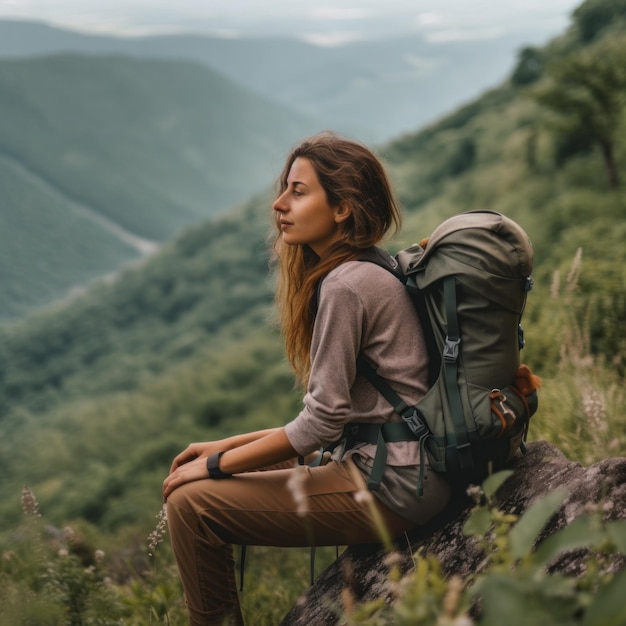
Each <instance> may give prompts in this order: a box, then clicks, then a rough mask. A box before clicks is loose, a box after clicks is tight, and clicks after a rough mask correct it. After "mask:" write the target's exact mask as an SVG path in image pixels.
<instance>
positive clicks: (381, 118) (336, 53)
mask: <svg viewBox="0 0 626 626" xmlns="http://www.w3.org/2000/svg"><path fill="white" fill-rule="evenodd" d="M543 38H544V35H543V32H541V31H536V30H535V31H529V32H527V33H516V34H515V35H513V36H511V35H509V36H507V37H500V38H489V39H485V40H476V41H450V42H436V43H432V42H429V41H427V40H426V39H424V38H423V37H422V36H421V35H415V36H410V37H409V36H402V37H396V38H387V39H382V40H374V41H360V42H353V43H349V44H346V45H343V46H337V47H322V46H315V45H311V44H307V43H303V42H300V41H297V40H292V39H288V38H269V37H268V38H242V39H238V38H221V37H211V36H198V35H168V36H152V37H138V38H128V37H125V38H116V37H106V36H96V35H85V34H81V33H77V32H73V31H67V30H63V29H60V28H55V27H51V26H47V25H45V24H40V23H36V22H16V21H9V20H0V57H1V56H5V57H9V56H28V55H41V54H50V53H53V52H59V51H75V52H81V53H88V54H112V53H115V54H124V55H133V56H138V57H142V58H165V59H187V60H194V61H198V62H201V63H203V64H205V65H207V66H208V67H211V68H212V69H214V70H216V71H218V72H220V73H221V74H223V75H225V76H228V77H230V78H231V79H232V80H234V81H236V82H237V83H239V84H241V85H243V86H244V87H246V88H247V89H250V90H253V91H255V92H256V93H258V94H261V95H263V96H265V97H266V98H270V99H272V100H274V101H275V102H280V103H282V104H283V105H285V106H288V107H289V108H291V109H294V110H297V111H301V112H303V113H307V114H309V115H312V116H314V117H316V118H317V119H319V120H320V123H321V125H322V127H324V128H333V129H335V130H338V131H340V132H344V133H349V134H353V135H354V134H356V135H358V136H359V137H361V138H363V140H365V141H370V142H372V141H375V142H381V141H388V140H389V139H390V138H392V137H395V136H398V135H400V134H401V133H404V132H409V131H412V130H413V129H415V128H418V127H420V126H422V125H424V124H426V123H429V122H431V121H432V120H433V119H435V118H437V117H439V116H441V115H442V114H444V113H447V112H448V111H450V110H451V109H453V108H454V107H456V106H458V105H459V103H461V102H465V101H467V100H469V99H470V98H474V97H476V96H477V95H478V94H480V93H481V92H482V91H483V90H485V89H487V88H489V87H491V86H493V84H494V83H496V82H498V81H500V80H502V79H504V78H505V76H506V74H507V73H508V71H509V70H510V67H511V64H512V63H513V62H514V58H515V55H516V53H517V50H518V48H520V47H521V46H522V45H524V44H527V43H528V42H532V43H540V42H542V41H543Z"/></svg>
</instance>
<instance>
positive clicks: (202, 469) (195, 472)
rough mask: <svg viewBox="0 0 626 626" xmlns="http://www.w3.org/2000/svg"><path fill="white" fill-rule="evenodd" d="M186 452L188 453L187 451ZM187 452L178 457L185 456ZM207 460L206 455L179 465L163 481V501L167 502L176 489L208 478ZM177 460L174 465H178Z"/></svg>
mask: <svg viewBox="0 0 626 626" xmlns="http://www.w3.org/2000/svg"><path fill="white" fill-rule="evenodd" d="M192 445H194V444H192ZM190 447H191V446H190ZM185 452H187V451H186V450H185ZM185 452H183V453H181V454H180V455H178V456H181V455H182V454H185ZM206 458H207V455H206V454H205V455H204V456H196V457H194V458H193V459H189V460H187V461H185V462H184V463H182V464H181V465H178V466H177V467H176V468H175V469H174V470H173V471H171V472H170V474H169V476H168V477H167V478H166V479H165V480H164V481H163V501H165V500H167V498H168V496H169V495H170V493H172V491H174V489H176V487H180V486H181V485H184V484H185V483H189V482H192V481H194V480H201V479H203V478H208V476H209V472H208V470H207V466H206ZM176 459H178V457H176ZM176 459H174V463H176ZM172 467H174V464H172Z"/></svg>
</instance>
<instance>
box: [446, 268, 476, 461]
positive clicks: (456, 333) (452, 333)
mask: <svg viewBox="0 0 626 626" xmlns="http://www.w3.org/2000/svg"><path fill="white" fill-rule="evenodd" d="M443 299H444V303H445V310H446V325H447V330H448V334H447V336H446V339H445V344H444V347H443V363H442V367H443V375H444V381H445V384H446V395H447V396H448V402H449V403H450V411H451V413H452V422H453V424H454V431H453V433H452V432H451V433H449V434H450V436H451V439H452V435H454V438H453V440H452V443H453V444H454V445H456V449H457V452H458V455H459V462H460V467H461V469H472V468H473V467H474V460H473V458H472V451H471V448H470V443H469V439H468V436H467V428H466V426H465V418H464V416H463V405H462V404H461V394H460V392H459V385H458V374H459V363H458V361H459V346H460V344H461V333H460V330H459V321H458V319H457V315H456V281H455V279H454V276H446V277H445V278H444V279H443Z"/></svg>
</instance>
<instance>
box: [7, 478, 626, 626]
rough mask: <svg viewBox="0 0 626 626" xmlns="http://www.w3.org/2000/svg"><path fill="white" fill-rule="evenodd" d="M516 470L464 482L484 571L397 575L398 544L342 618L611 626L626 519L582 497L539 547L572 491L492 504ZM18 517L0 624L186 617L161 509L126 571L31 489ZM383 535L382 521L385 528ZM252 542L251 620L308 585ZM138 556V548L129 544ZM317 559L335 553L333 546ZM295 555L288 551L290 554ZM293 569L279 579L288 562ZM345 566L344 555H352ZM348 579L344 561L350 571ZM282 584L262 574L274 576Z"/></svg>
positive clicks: (621, 608) (409, 624)
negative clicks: (371, 593) (578, 566)
mask: <svg viewBox="0 0 626 626" xmlns="http://www.w3.org/2000/svg"><path fill="white" fill-rule="evenodd" d="M511 473H512V472H510V471H504V472H499V473H498V474H494V475H493V476H491V477H489V478H488V479H487V480H486V481H485V482H484V483H483V486H482V488H478V487H475V488H472V489H470V494H471V495H472V497H473V498H474V501H475V507H474V509H473V512H472V514H471V516H470V517H469V519H468V520H467V522H466V524H465V527H464V532H465V534H466V535H467V536H470V537H473V538H474V540H475V541H476V542H478V544H479V545H480V547H481V548H482V550H483V553H484V561H483V565H482V567H481V571H480V572H479V573H478V574H476V575H475V576H474V577H472V578H471V579H469V580H465V581H463V580H461V579H460V578H459V577H457V576H453V577H451V578H450V579H446V578H445V577H444V575H443V574H442V571H441V567H440V564H439V562H438V561H437V559H436V558H435V557H433V556H431V555H426V554H420V553H418V554H415V555H414V565H415V567H414V570H413V571H412V572H411V573H409V574H408V575H405V576H404V577H402V576H401V574H400V569H399V567H398V563H399V562H400V560H399V559H398V558H397V554H395V553H394V552H392V551H390V553H389V555H388V557H387V559H386V564H387V565H388V567H389V575H388V585H387V589H386V590H385V594H384V595H385V596H386V597H381V598H379V599H376V600H374V601H370V602H367V603H363V604H357V603H356V602H355V600H354V596H353V593H352V591H351V589H350V588H345V589H343V590H342V595H341V598H342V604H343V607H342V611H343V616H342V622H341V623H344V624H346V625H347V626H357V625H358V624H369V625H371V626H387V625H391V624H393V625H394V626H471V625H473V624H481V625H483V626H497V625H499V624H503V623H505V624H508V625H509V626H517V625H518V624H519V625H520V626H523V625H526V624H529V623H540V624H542V626H566V625H568V626H569V625H572V626H576V625H579V626H611V625H614V626H618V625H619V624H623V623H624V620H625V619H626V605H624V604H623V602H622V593H623V589H624V585H625V584H626V568H622V569H621V570H620V569H619V560H618V559H619V556H618V555H619V554H621V555H622V559H623V554H624V553H626V520H619V521H608V522H607V521H605V520H604V515H605V511H606V510H608V509H609V508H610V506H611V503H610V502H609V501H605V502H603V503H600V504H598V505H594V506H590V507H588V510H587V511H586V513H584V514H583V515H581V516H580V517H578V518H576V519H575V520H574V521H573V522H572V523H570V524H569V525H568V526H567V527H565V528H564V529H562V530H560V531H558V532H556V533H554V534H552V535H551V536H550V537H548V538H547V539H545V540H543V541H541V542H540V543H539V545H538V546H537V545H536V544H537V538H538V537H539V536H540V535H541V532H542V530H543V529H544V528H545V526H546V524H547V523H548V521H549V520H550V519H551V518H552V516H553V515H554V514H555V513H556V511H557V510H558V508H559V507H560V506H561V504H562V503H563V502H564V500H565V498H566V497H567V493H566V492H565V491H564V490H557V491H554V492H552V493H550V494H548V496H546V497H544V498H543V499H542V500H540V501H539V502H537V503H535V504H533V505H532V506H531V507H529V508H528V509H527V510H526V511H525V512H524V513H523V515H521V516H520V517H518V516H516V515H512V514H510V513H506V512H504V511H502V510H500V509H498V507H497V504H496V500H495V494H496V492H497V490H498V488H499V487H500V486H501V485H502V483H503V482H504V481H505V480H506V479H507V478H509V476H510V475H511ZM22 502H23V508H24V520H23V523H22V525H21V527H20V529H19V533H17V534H16V537H15V539H17V542H16V545H15V547H14V548H13V549H11V550H9V549H4V551H3V553H2V561H1V565H0V619H1V620H2V623H7V624H15V625H16V626H17V625H24V626H27V625H30V624H33V625H34V624H37V625H38V626H47V625H49V626H114V625H130V624H132V625H134V626H143V625H144V624H145V625H147V624H169V625H170V626H174V625H181V626H182V625H183V624H185V623H186V614H185V610H184V607H183V604H182V593H181V590H180V586H179V584H178V581H177V577H176V572H175V567H174V565H173V561H172V555H171V552H170V551H169V550H168V549H167V544H164V545H163V546H159V548H158V558H159V561H158V563H157V561H156V560H154V561H153V563H152V564H151V565H149V563H148V561H147V559H146V556H148V555H149V556H150V557H151V558H153V559H155V552H156V550H155V548H156V547H157V545H158V544H159V543H161V541H162V540H163V535H164V534H165V524H164V516H163V514H159V516H158V517H159V521H158V523H157V527H156V529H155V530H154V531H153V533H151V535H150V536H149V537H148V545H147V546H146V548H147V550H149V552H148V553H145V554H144V555H143V568H142V569H141V570H140V571H139V572H137V573H136V575H135V576H129V575H128V569H126V570H125V569H124V567H123V566H121V564H120V562H119V556H118V557H115V558H109V557H107V555H106V554H105V553H104V551H102V550H95V551H89V549H87V547H88V543H87V542H86V541H85V539H84V537H81V536H80V534H79V533H77V532H76V531H74V530H73V529H72V528H70V527H66V528H65V529H63V530H62V531H58V532H56V533H52V531H51V529H50V528H49V527H48V528H46V527H45V526H44V524H43V519H42V517H41V515H40V513H39V511H38V505H37V502H36V499H35V496H34V494H32V492H31V491H30V490H29V489H28V488H25V489H24V491H23V495H22ZM381 534H384V529H381ZM580 550H584V551H585V554H586V558H585V570H584V573H583V575H581V576H579V577H577V578H576V577H573V576H567V575H564V574H561V573H559V572H555V571H552V570H551V565H554V563H555V562H556V561H557V559H558V557H559V556H561V555H563V554H564V553H571V552H572V551H580ZM273 552H274V555H273V556H274V558H273V559H272V560H271V561H270V560H268V559H267V558H266V557H267V556H268V555H269V549H265V550H264V551H261V552H259V553H255V570H254V571H251V572H248V576H247V582H246V585H247V586H248V587H249V588H248V589H246V591H245V592H244V593H243V597H242V604H243V609H244V614H245V615H246V617H247V619H248V620H249V621H248V622H247V623H250V624H257V625H259V626H270V625H272V624H275V623H277V622H278V621H279V620H280V618H281V617H282V615H283V614H284V612H286V610H287V609H288V607H289V606H290V605H291V604H292V603H293V602H294V600H295V598H296V597H297V595H298V594H299V593H301V591H302V590H303V587H304V584H305V583H304V580H303V574H304V571H305V569H306V568H305V567H303V565H304V560H303V559H300V560H299V564H298V557H301V556H302V555H303V553H302V551H300V552H299V553H298V552H297V551H286V550H284V551H282V555H284V556H285V557H286V558H285V559H284V560H283V559H276V556H277V551H276V550H273ZM135 556H137V555H135ZM322 556H323V559H324V560H326V561H329V560H330V559H332V554H331V553H330V552H327V553H324V554H323V555H322ZM294 557H295V560H294ZM294 564H295V571H298V570H299V574H300V575H296V576H295V579H292V581H291V585H289V584H285V580H286V578H285V570H286V569H289V568H290V567H291V568H293V567H294ZM347 567H349V564H348V565H347ZM259 568H260V569H259ZM346 573H347V574H348V575H347V578H348V579H349V572H346ZM281 576H282V584H280V585H278V586H274V585H273V584H272V585H268V584H267V582H266V581H268V580H272V581H274V580H276V579H278V578H281Z"/></svg>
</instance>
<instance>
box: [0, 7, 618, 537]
mask: <svg viewBox="0 0 626 626" xmlns="http://www.w3.org/2000/svg"><path fill="white" fill-rule="evenodd" d="M596 4H598V0H595V2H594V1H593V0H589V2H588V3H586V4H585V5H583V6H586V7H588V6H592V7H593V6H594V5H596ZM594 23H595V24H596V26H595V30H594V31H593V36H592V37H586V36H583V33H584V32H586V31H585V29H584V28H583V26H588V23H587V18H586V17H585V13H584V12H581V13H579V14H578V16H577V17H576V19H575V21H574V23H573V25H572V27H571V28H570V29H569V31H568V32H567V33H566V34H565V35H564V36H563V37H561V38H559V39H557V40H555V41H554V42H552V43H551V44H550V45H548V46H546V47H544V48H541V49H533V50H530V51H528V52H527V54H526V55H525V56H523V57H522V58H521V59H520V64H519V65H518V67H516V68H515V71H514V72H513V73H512V80H511V81H509V82H508V83H507V84H506V85H504V86H502V87H499V88H497V89H494V90H492V91H491V92H489V93H487V94H485V95H484V96H483V97H481V98H479V99H478V100H476V101H474V102H472V103H470V104H469V105H467V106H465V107H463V108H461V109H459V110H458V111H456V112H454V113H453V114H451V115H449V116H447V117H445V118H443V119H442V120H441V121H439V122H437V123H436V124H434V125H432V126H430V127H428V128H426V129H424V130H422V131H420V132H416V133H414V134H412V135H408V136H406V137H405V138H403V139H402V140H400V141H396V142H393V143H391V144H389V145H387V146H385V147H384V148H383V149H381V155H382V156H384V158H385V160H386V162H387V164H388V167H389V170H390V173H391V175H392V177H393V180H394V183H395V186H396V188H397V190H398V194H399V196H400V198H401V200H402V203H403V204H404V206H405V209H406V222H405V228H404V231H403V234H402V238H401V239H398V240H397V241H395V242H393V244H390V245H391V247H392V248H394V249H396V248H399V247H401V246H404V245H407V244H408V243H410V242H412V241H414V240H418V239H421V238H422V237H423V236H427V235H428V234H429V233H430V232H431V230H432V229H433V228H434V226H435V225H436V224H438V223H439V222H440V221H441V220H443V219H444V218H445V217H447V216H448V215H451V214H453V213H457V212H460V211H465V210H471V209H474V208H492V209H496V210H500V211H502V212H504V213H505V214H507V215H509V216H510V217H512V218H514V219H516V220H518V221H519V222H520V223H521V224H522V226H524V227H525V228H526V230H527V232H528V233H529V235H530V237H531V239H532V240H533V243H534V247H535V254H536V259H535V272H534V275H535V290H534V292H532V293H531V295H530V298H529V304H528V310H527V311H526V314H525V318H524V319H525V325H526V330H527V341H528V345H527V348H526V349H525V352H524V360H525V361H526V362H528V363H529V364H530V366H531V367H532V368H533V369H534V370H535V371H537V373H539V374H540V375H541V376H543V377H544V379H545V381H546V385H545V387H546V390H545V393H544V394H543V395H542V408H541V415H538V416H537V418H536V419H535V423H534V425H533V427H532V432H533V433H538V434H539V435H544V436H545V433H549V434H551V436H553V437H559V441H558V442H557V443H558V444H559V445H568V446H569V451H570V452H576V453H580V454H582V453H583V452H584V453H585V454H592V453H593V454H595V456H596V458H597V455H601V454H604V453H608V452H607V451H608V450H610V449H614V447H615V446H614V443H611V445H612V446H613V448H609V447H603V446H608V444H607V443H606V442H607V441H608V440H609V439H608V438H610V441H611V442H613V441H614V442H617V444H616V445H617V447H618V448H619V446H620V445H621V446H623V444H624V442H625V441H626V431H624V423H623V420H621V418H620V416H621V415H622V414H623V409H624V406H623V393H622V391H621V390H623V378H624V375H625V372H626V334H625V332H624V331H625V329H626V323H625V322H626V302H625V300H624V286H625V285H626V269H625V268H626V258H625V257H626V251H625V249H624V246H623V241H624V238H625V236H626V210H625V209H626V197H625V195H624V191H623V185H624V184H626V182H624V181H623V182H622V187H619V188H612V187H611V185H610V182H609V179H608V178H607V176H606V168H605V160H604V152H603V150H602V148H601V146H600V145H599V144H596V143H594V136H593V135H590V134H587V135H586V136H585V137H586V143H585V142H582V143H581V142H580V141H579V142H578V143H576V142H574V143H573V144H572V141H571V139H572V133H574V135H576V136H578V134H579V133H580V132H582V131H580V129H578V130H575V131H574V130H572V128H573V127H572V126H571V123H570V124H569V125H563V124H561V125H557V124H556V122H555V117H554V116H555V115H557V114H556V113H552V112H551V111H550V109H549V108H547V107H546V105H545V104H544V103H543V101H542V100H541V99H540V98H539V94H540V93H545V89H547V88H548V87H550V86H551V85H555V84H556V86H557V87H558V85H559V83H558V81H562V80H564V78H563V75H562V73H561V72H562V71H563V68H571V67H574V68H578V70H577V71H578V72H579V73H578V81H577V85H578V87H579V88H580V89H583V90H584V87H585V85H586V81H587V80H588V79H589V78H590V77H591V78H593V80H592V81H591V83H592V84H593V85H595V86H596V87H597V86H598V85H599V84H602V81H600V75H601V71H600V70H598V69H593V68H594V67H595V68H597V67H598V66H594V65H593V62H596V63H597V62H600V65H599V67H600V68H613V69H616V71H615V72H614V75H615V76H616V77H617V78H615V82H614V83H611V85H612V86H611V87H610V89H609V91H608V92H606V95H607V96H610V95H611V94H613V95H616V96H617V98H615V101H616V102H617V103H618V106H619V108H618V110H617V113H616V115H615V116H614V117H615V128H614V129H613V130H615V135H614V137H615V141H614V145H613V148H614V157H615V160H616V162H617V163H618V164H620V166H619V167H620V169H619V171H620V173H621V174H622V175H623V173H624V171H625V170H624V166H623V164H624V163H626V145H624V142H623V137H624V135H623V129H624V128H625V127H626V126H625V125H626V110H625V109H624V102H623V99H620V98H622V96H623V93H624V92H626V84H624V85H622V83H620V82H619V81H620V80H621V79H620V78H619V76H620V73H619V70H620V68H621V67H622V65H623V64H622V63H621V58H623V57H621V56H619V55H613V56H612V52H611V50H621V48H619V46H621V45H624V42H625V41H626V26H625V24H624V22H623V21H618V20H615V19H611V20H610V21H609V23H608V24H607V22H602V20H600V22H599V23H598V22H597V21H596V22H594ZM615 46H617V47H615ZM528 58H534V59H540V60H541V63H533V64H531V66H530V69H532V72H530V71H529V67H528V66H527V59H528ZM583 62H584V63H583ZM585 63H587V66H585ZM585 67H587V69H585ZM589 67H591V68H592V69H591V70H589ZM531 75H532V80H531V79H530V78H529V76H531ZM542 90H544V91H542ZM577 93H581V92H577ZM609 100H611V98H608V100H607V99H603V102H607V101H609ZM582 101H584V102H586V103H587V104H589V103H592V102H593V98H592V97H591V95H589V94H587V96H586V98H584V99H582ZM620 103H621V104H620ZM583 110H584V111H588V110H590V106H586V107H583ZM573 111H574V109H572V111H570V112H569V113H571V115H573ZM571 115H570V116H569V117H568V120H570V122H571V119H570V118H571ZM270 197H271V196H270V195H269V194H268V195H261V196H258V197H255V198H253V199H252V200H250V201H249V202H248V203H246V204H245V205H243V206H242V207H240V208H239V209H238V210H234V211H232V212H231V213H230V214H229V215H224V216H221V217H216V218H213V219H211V220H209V221H207V222H206V223H204V224H202V225H200V226H195V227H192V228H189V229H188V230H187V231H185V232H184V233H183V234H182V235H181V236H180V237H178V238H176V239H175V240H173V241H172V242H170V243H168V244H166V245H164V246H163V247H162V249H161V250H159V251H158V252H157V253H156V254H155V255H154V256H153V257H152V258H151V259H149V260H148V261H147V262H145V263H144V264H143V265H141V266H139V267H135V268H132V269H130V270H128V271H126V272H124V273H123V274H121V275H120V276H119V277H118V278H117V280H116V281H115V282H113V283H111V284H100V285H98V286H97V287H95V288H93V289H91V290H90V291H89V292H88V293H86V294H84V295H82V296H80V297H77V298H76V299H74V301H72V302H69V303H65V304H63V305H59V306H57V307H55V308H54V309H51V310H47V311H45V312H41V313H39V314H37V315H35V316H32V317H31V318H29V319H27V320H24V321H21V322H19V323H16V324H12V325H10V326H8V325H7V326H4V327H2V328H0V495H1V496H2V497H0V519H2V524H3V526H4V528H5V529H9V528H11V525H13V524H15V523H16V521H17V519H18V518H19V515H20V513H19V503H18V499H19V491H20V489H21V487H22V485H23V484H24V483H26V484H28V485H29V486H30V487H31V488H32V489H33V490H34V491H35V493H36V494H37V496H38V498H39V500H40V503H41V506H42V509H43V510H44V511H45V512H46V515H47V516H49V518H50V519H51V520H52V521H53V522H54V523H61V522H62V521H63V520H64V519H75V518H80V519H83V520H88V521H89V522H91V523H92V524H95V525H97V526H98V527H99V528H101V529H106V530H109V531H114V532H118V531H120V529H122V528H128V527H144V526H145V527H146V528H149V527H150V525H151V523H152V519H153V515H154V513H155V512H156V511H157V510H158V509H159V507H160V499H159V485H160V483H161V481H162V478H163V475H164V473H165V472H166V471H167V468H168V467H169V463H170V460H171V457H172V456H173V455H174V454H175V453H176V452H177V451H178V450H180V449H182V448H183V447H184V446H185V445H186V444H187V443H188V442H189V441H191V440H197V439H210V438H214V437H220V436H224V435H228V434H229V433H232V432H239V431H243V430H247V429H252V428H261V427H266V426H270V425H276V424H280V423H284V422H285V421H287V420H289V419H290V418H291V417H293V415H294V414H295V412H296V411H297V410H298V406H299V403H300V397H299V394H298V393H297V392H294V391H293V390H292V388H291V385H292V381H291V376H290V373H289V371H288V369H287V367H286V364H285V362H284V359H283V356H282V350H281V344H280V339H279V337H278V335H277V333H276V332H275V329H274V328H273V326H272V323H271V322H272V318H271V299H272V296H271V292H272V290H271V279H268V253H267V243H266V240H267V236H266V235H267V232H268V229H269V227H270V221H271V220H270V219H269V216H268V206H269V204H270ZM572 329H573V330H572ZM589 363H592V364H594V365H593V368H590V367H589V366H588V365H585V364H589ZM603 364H606V368H604V369H602V365H603ZM585 367H587V369H584V368H585ZM589 372H591V373H589ZM602 377H604V378H602ZM600 384H606V388H605V389H606V400H605V401H606V403H607V404H606V406H608V407H609V408H611V409H612V410H607V411H605V415H604V417H602V418H601V420H600V422H599V424H600V425H599V426H598V424H596V422H593V423H591V422H589V419H588V418H587V414H586V413H585V410H584V406H583V404H582V401H581V400H580V399H579V395H580V391H581V389H585V388H587V387H588V386H589V385H595V386H594V387H592V388H591V391H595V390H596V389H597V388H600V389H603V388H602V387H598V386H599V385H600ZM557 392H560V395H559V394H558V393H557ZM620 394H621V395H620ZM602 397H603V398H604V397H605V396H602ZM620 398H621V400H620ZM603 401H604V400H603ZM620 411H621V412H620ZM594 419H600V418H598V417H597V416H596V418H594ZM596 426H597V428H596ZM586 433H591V435H589V437H592V439H587V435H586ZM602 433H606V434H602ZM590 441H591V444H590V443H589V442H590ZM590 445H592V447H593V450H589V449H588V447H589V446H590ZM593 454H592V456H593Z"/></svg>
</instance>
